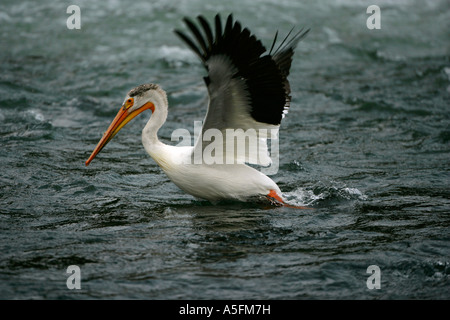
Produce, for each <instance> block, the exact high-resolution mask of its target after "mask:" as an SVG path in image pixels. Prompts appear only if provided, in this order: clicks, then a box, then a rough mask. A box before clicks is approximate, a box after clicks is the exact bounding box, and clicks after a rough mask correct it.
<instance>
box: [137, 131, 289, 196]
mask: <svg viewBox="0 0 450 320" xmlns="http://www.w3.org/2000/svg"><path fill="white" fill-rule="evenodd" d="M143 144H144V147H145V149H146V151H147V152H148V154H149V155H150V156H151V157H152V158H153V159H154V160H155V161H156V163H157V164H158V165H159V166H160V167H161V169H162V170H163V171H164V172H165V173H166V174H167V176H168V177H169V178H170V180H172V182H173V183H175V184H176V185H177V186H178V187H179V188H180V189H182V190H184V191H185V192H187V193H189V194H191V195H193V196H195V197H198V198H202V199H206V200H209V201H212V202H215V201H218V200H223V199H235V200H239V201H246V200H250V199H251V200H258V198H261V200H266V199H265V196H266V195H268V194H269V193H270V192H271V190H274V191H275V192H276V193H277V194H278V195H281V191H280V189H279V188H278V186H277V185H276V183H275V182H274V181H273V180H272V179H270V178H269V177H267V176H266V175H264V174H263V173H261V172H259V171H258V170H256V169H254V168H252V167H249V166H247V165H245V164H212V165H208V164H192V163H189V159H191V155H192V152H193V150H194V148H193V147H174V146H169V145H165V144H163V143H161V142H159V143H156V144H155V143H151V141H150V140H149V139H147V136H146V135H143ZM183 158H184V159H186V161H176V160H182V159H183ZM180 162H181V164H180ZM183 162H185V163H183Z"/></svg>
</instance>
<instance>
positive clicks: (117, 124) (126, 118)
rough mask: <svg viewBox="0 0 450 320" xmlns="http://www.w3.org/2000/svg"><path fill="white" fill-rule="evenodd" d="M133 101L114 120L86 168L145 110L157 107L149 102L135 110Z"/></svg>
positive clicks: (121, 109)
mask: <svg viewBox="0 0 450 320" xmlns="http://www.w3.org/2000/svg"><path fill="white" fill-rule="evenodd" d="M133 102H134V101H133V99H132V98H130V99H128V100H127V101H126V102H125V103H124V105H123V106H122V107H121V108H120V110H119V112H118V113H117V115H116V117H115V118H114V120H113V121H112V122H111V124H110V125H109V128H108V130H106V132H105V133H104V134H103V137H102V138H101V139H100V141H99V142H98V144H97V146H96V147H95V149H94V151H92V154H91V156H90V157H89V159H88V160H87V161H86V166H88V165H89V163H91V161H92V160H93V159H94V158H95V156H96V155H97V154H98V153H99V152H100V151H101V150H102V149H103V147H104V146H106V145H107V144H108V142H109V141H110V140H111V139H112V138H113V137H114V136H115V135H116V134H117V132H119V131H120V129H122V128H123V127H124V126H125V125H126V124H127V123H128V122H130V121H131V120H132V119H133V118H134V117H136V116H137V115H138V114H140V113H141V112H142V111H144V110H148V109H150V110H152V112H154V111H155V106H154V104H153V103H151V102H147V103H146V104H144V105H143V106H142V107H140V108H137V109H133V108H132V106H133Z"/></svg>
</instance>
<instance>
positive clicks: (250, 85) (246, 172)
mask: <svg viewBox="0 0 450 320" xmlns="http://www.w3.org/2000/svg"><path fill="white" fill-rule="evenodd" d="M197 19H198V22H199V23H200V27H199V26H198V25H196V24H195V23H194V22H193V21H192V20H190V19H188V18H185V19H184V22H185V23H186V25H187V27H188V28H189V29H190V31H191V32H192V34H193V36H194V39H195V41H196V42H194V41H193V39H192V38H190V37H188V36H186V35H185V34H184V33H183V32H181V31H179V30H175V33H176V34H177V35H178V36H179V37H180V38H181V40H183V41H184V42H185V43H186V44H187V45H188V46H189V47H190V48H191V49H192V50H193V51H194V52H195V53H196V54H197V55H198V56H199V57H200V59H201V61H202V62H203V64H204V66H205V68H206V70H207V72H208V76H207V77H205V78H204V80H205V83H206V85H207V88H208V93H209V100H210V101H209V106H208V111H207V114H206V117H205V119H204V122H203V127H202V133H203V134H204V133H206V132H207V131H208V129H213V130H216V131H213V132H219V133H224V134H225V132H226V130H227V129H235V130H237V129H242V131H245V132H247V133H248V132H250V131H249V129H253V131H251V132H252V133H253V134H256V136H257V142H258V148H257V150H256V149H251V148H250V149H249V148H247V149H246V152H245V157H244V160H243V159H242V157H241V158H240V159H238V158H239V157H240V156H239V155H238V154H239V153H237V154H236V152H233V151H236V150H235V149H234V150H232V149H230V150H229V149H227V148H226V143H223V144H222V145H221V147H220V148H216V150H215V152H216V153H217V155H220V154H221V152H222V151H223V157H224V159H225V158H226V159H227V160H229V159H230V158H231V159H234V160H236V161H234V162H232V163H230V162H229V161H227V162H226V163H223V162H220V161H217V162H215V163H208V164H207V163H206V161H203V162H202V161H200V162H197V161H194V154H195V152H196V150H197V151H198V150H200V151H205V149H206V148H208V146H209V144H208V141H206V142H205V139H202V138H201V137H199V139H197V142H196V144H195V145H194V146H183V147H180V146H171V145H166V144H164V143H162V142H161V141H159V139H158V135H157V133H158V130H159V128H161V126H162V125H163V124H164V122H165V121H166V118H167V113H168V102H167V96H166V93H165V92H164V91H163V90H162V89H161V88H160V86H158V85H156V84H144V85H140V86H138V87H136V88H134V89H132V90H131V91H130V92H128V94H127V96H126V98H125V100H124V102H123V105H122V107H121V108H120V110H119V112H118V114H117V116H116V117H115V119H114V120H113V121H112V123H111V125H110V126H109V128H108V130H107V131H106V132H105V133H104V135H103V137H102V138H101V140H100V141H99V143H98V145H97V146H96V148H95V149H94V151H93V152H92V154H91V156H90V157H89V159H88V160H87V161H86V166H87V165H89V163H90V162H91V161H92V159H94V157H95V156H96V155H97V154H98V153H99V152H100V151H101V150H102V148H103V147H104V146H105V145H106V144H107V143H108V142H109V141H110V140H111V139H112V138H113V137H114V136H115V135H116V134H117V132H119V130H120V129H121V128H122V127H123V126H125V125H126V124H127V123H128V122H129V121H130V120H131V119H133V118H134V117H136V116H137V115H138V114H140V113H141V112H143V111H145V110H151V112H152V115H151V117H150V119H149V121H148V122H147V124H146V125H145V127H144V129H143V131H142V143H143V145H144V147H145V150H146V151H147V152H148V154H149V155H150V156H151V157H152V158H153V159H154V160H155V162H156V163H157V164H158V165H159V166H160V167H161V168H162V170H163V171H164V172H165V173H166V174H167V176H168V177H169V178H170V179H171V180H172V181H173V182H174V183H175V184H176V185H177V186H178V187H179V188H180V189H182V190H184V191H185V192H187V193H189V194H191V195H193V196H195V197H197V198H202V199H206V200H209V201H211V202H213V203H214V202H217V201H219V200H225V199H233V200H238V201H264V202H268V203H270V204H272V205H277V206H288V207H289V206H290V205H289V204H287V203H286V202H285V200H284V199H283V196H282V193H281V191H280V188H279V187H278V186H277V184H276V183H275V182H274V181H273V180H272V179H270V178H269V177H268V176H266V175H265V174H263V173H262V172H260V171H258V170H257V169H255V168H253V167H250V166H248V165H247V164H246V163H250V164H254V165H267V164H270V158H268V156H267V150H268V149H267V143H266V138H267V135H264V133H267V132H268V131H267V130H276V132H277V133H278V128H279V126H280V122H281V119H282V118H283V117H284V115H285V114H286V113H287V110H288V108H289V104H290V100H291V97H290V87H289V82H288V80H287V77H288V75H289V69H290V67H291V62H292V56H293V54H294V49H295V47H296V46H297V44H298V42H299V41H300V40H301V39H302V38H303V37H304V36H305V35H306V34H307V33H308V31H309V29H308V30H306V31H303V29H302V30H300V31H299V32H298V33H296V34H295V35H291V33H292V30H291V32H289V34H288V35H287V36H286V38H285V39H284V40H283V41H282V43H281V44H280V45H279V46H278V48H277V49H275V43H276V40H277V33H276V34H275V39H274V41H273V44H272V47H271V49H270V51H269V52H268V53H267V50H266V48H265V47H264V46H263V45H262V43H261V42H260V41H259V40H258V39H257V38H256V37H255V36H254V35H252V34H251V33H250V31H249V30H248V29H247V28H244V29H243V28H242V27H241V24H240V23H239V22H238V21H233V17H232V15H231V14H230V15H229V16H228V18H227V21H226V24H225V26H223V25H222V21H221V18H220V15H216V16H215V20H214V25H215V26H214V29H215V32H214V33H215V35H213V31H212V29H211V26H210V25H209V23H208V22H207V20H206V19H205V18H204V17H202V16H199V17H198V18H197ZM200 30H202V32H200ZM244 138H245V137H244ZM211 140H212V139H211ZM249 140H250V138H249ZM253 141H254V140H253ZM210 143H212V142H210ZM216 146H217V145H216ZM209 147H211V146H209ZM249 150H250V151H249ZM255 150H256V151H255ZM261 151H262V152H261ZM200 154H201V152H200ZM241 155H242V154H241ZM245 162H246V163H245ZM290 207H292V206H290ZM299 208H302V207H299Z"/></svg>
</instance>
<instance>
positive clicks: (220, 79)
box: [175, 14, 309, 165]
mask: <svg viewBox="0 0 450 320" xmlns="http://www.w3.org/2000/svg"><path fill="white" fill-rule="evenodd" d="M197 20H198V23H199V25H196V24H195V23H194V22H193V21H192V20H190V19H188V18H185V19H184V22H185V23H186V25H187V27H188V28H189V30H190V31H191V33H192V36H193V38H191V37H188V36H187V35H186V34H185V33H183V32H181V31H179V30H175V33H176V34H177V35H178V36H179V37H180V38H181V39H182V40H183V41H184V42H185V43H186V44H187V45H188V46H189V47H190V48H191V49H192V50H193V51H194V52H195V53H196V54H197V55H198V57H199V58H200V59H201V61H202V62H203V65H204V66H205V68H206V70H207V71H208V76H207V77H205V78H204V79H205V83H206V85H207V87H208V93H209V98H210V101H209V106H208V111H207V114H206V117H205V120H204V123H203V128H202V134H205V133H206V134H207V131H208V130H209V129H215V130H216V131H215V132H217V130H218V131H219V132H221V133H222V135H223V146H222V151H223V156H224V157H225V156H228V157H229V158H230V153H231V152H232V153H233V154H232V155H231V158H233V159H235V160H236V161H237V162H248V163H253V164H260V165H269V164H270V161H271V160H270V157H268V152H267V143H266V140H265V139H266V138H268V137H269V138H270V137H271V136H272V137H273V131H276V130H278V128H279V125H280V123H281V120H282V118H283V117H284V115H285V114H286V113H287V111H288V108H289V104H290V100H291V97H290V86H289V82H288V79H287V77H288V75H289V69H290V67H291V62H292V56H293V53H294V49H295V47H296V46H297V44H298V42H299V41H300V40H301V39H302V38H303V37H304V36H305V35H306V34H307V33H308V31H309V30H306V31H303V30H300V32H298V33H296V34H295V35H293V36H291V32H290V33H289V34H288V36H287V37H286V38H285V39H284V40H283V41H282V42H281V44H280V45H279V46H278V48H277V49H276V50H273V49H274V46H275V43H276V36H275V39H274V42H273V45H272V48H271V50H270V52H269V53H267V54H265V53H266V51H267V50H266V48H265V47H264V46H263V45H262V43H261V41H260V40H258V39H257V38H256V37H255V36H254V35H252V34H251V33H250V31H249V30H248V29H247V28H242V27H241V24H240V23H239V22H238V21H233V16H232V15H231V14H230V15H229V16H228V18H227V20H226V23H225V26H223V25H222V21H221V17H220V15H216V17H215V20H214V30H215V32H214V33H213V29H212V28H211V25H210V24H209V23H208V21H207V20H206V19H205V18H204V17H203V16H199V17H198V18H197ZM291 31H292V30H291ZM272 51H273V52H272ZM227 129H228V130H227ZM230 130H231V131H230ZM233 130H234V131H233ZM269 130H272V134H270V133H269ZM227 132H234V133H235V134H236V135H235V137H234V138H233V139H235V138H236V139H237V140H242V139H244V141H247V140H248V141H249V143H251V141H253V143H254V142H255V141H256V143H257V147H256V148H255V147H254V146H249V145H248V144H247V146H246V150H245V153H244V154H245V156H244V158H243V157H242V155H243V153H242V152H236V146H235V147H234V150H233V148H231V149H230V148H227V141H228V142H229V141H230V140H227V138H226V135H227ZM239 132H240V133H241V135H240V136H239ZM242 132H243V133H244V135H242ZM233 141H235V140H233ZM211 143H212V141H211ZM215 143H217V142H215ZM238 144H239V143H238V142H237V143H236V145H238ZM208 145H209V144H208V143H207V141H206V142H205V141H198V142H197V144H196V148H201V149H202V150H204V149H205V148H206V147H207V146H208ZM216 151H217V150H216ZM229 158H228V159H229ZM224 163H225V162H224ZM227 163H228V162H227Z"/></svg>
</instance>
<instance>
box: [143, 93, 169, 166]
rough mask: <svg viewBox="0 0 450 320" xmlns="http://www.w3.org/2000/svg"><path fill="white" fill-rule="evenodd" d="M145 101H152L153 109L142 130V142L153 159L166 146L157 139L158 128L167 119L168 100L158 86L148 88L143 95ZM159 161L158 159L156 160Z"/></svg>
mask: <svg viewBox="0 0 450 320" xmlns="http://www.w3.org/2000/svg"><path fill="white" fill-rule="evenodd" d="M145 100H146V101H147V102H152V103H153V105H154V106H155V111H154V112H153V113H152V115H151V117H150V119H149V120H148V122H147V124H146V125H145V127H144V129H143V130H142V144H143V145H144V148H145V150H146V151H147V153H148V154H149V155H150V156H151V157H152V158H153V159H155V160H157V159H156V158H157V157H158V153H160V152H161V149H164V148H165V147H167V145H165V144H164V143H162V142H161V141H159V139H158V130H159V129H160V128H161V127H162V125H163V124H164V122H166V119H167V113H168V106H169V105H168V101H167V95H166V92H165V91H164V90H162V89H160V88H159V87H158V88H157V89H155V90H150V91H149V92H148V93H147V96H146V97H145ZM157 162H159V161H157Z"/></svg>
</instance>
